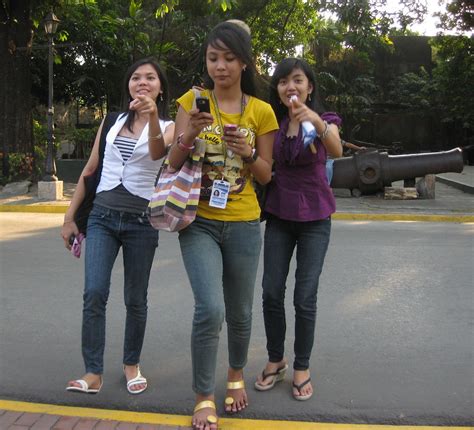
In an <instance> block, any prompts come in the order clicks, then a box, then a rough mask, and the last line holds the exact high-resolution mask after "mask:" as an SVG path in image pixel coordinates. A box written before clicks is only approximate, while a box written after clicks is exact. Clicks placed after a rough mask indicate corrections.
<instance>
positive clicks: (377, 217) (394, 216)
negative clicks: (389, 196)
mask: <svg viewBox="0 0 474 430" xmlns="http://www.w3.org/2000/svg"><path fill="white" fill-rule="evenodd" d="M332 219H334V220H341V221H424V222H457V223H472V222H474V215H423V214H400V213H391V214H390V213H388V214H376V213H348V212H336V213H335V214H333V215H332Z"/></svg>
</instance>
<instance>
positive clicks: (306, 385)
mask: <svg viewBox="0 0 474 430" xmlns="http://www.w3.org/2000/svg"><path fill="white" fill-rule="evenodd" d="M312 395H313V386H312V385H311V377H310V372H309V369H306V370H295V371H294V372H293V397H294V398H295V399H296V400H308V399H309V398H310V397H311V396H312Z"/></svg>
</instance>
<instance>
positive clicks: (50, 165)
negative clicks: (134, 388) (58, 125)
mask: <svg viewBox="0 0 474 430" xmlns="http://www.w3.org/2000/svg"><path fill="white" fill-rule="evenodd" d="M58 24H59V19H58V18H57V17H56V15H55V14H54V13H53V11H52V10H51V12H49V13H48V15H47V16H46V18H45V19H44V30H45V32H46V34H47V35H48V147H47V151H46V169H45V174H44V176H43V181H46V182H53V181H57V180H58V178H57V177H56V163H55V162H54V156H53V142H54V136H53V128H54V123H53V115H54V107H53V46H54V42H53V36H54V34H55V33H56V30H57V29H58Z"/></svg>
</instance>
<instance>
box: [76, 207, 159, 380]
mask: <svg viewBox="0 0 474 430" xmlns="http://www.w3.org/2000/svg"><path fill="white" fill-rule="evenodd" d="M85 243H86V249H85V287H84V296H83V299H84V307H83V315H82V356H83V358H84V363H85V367H86V372H90V373H95V374H102V373H103V371H104V348H105V311H106V306H107V300H108V297H109V292H110V278H111V273H112V268H113V265H114V263H115V260H116V258H117V254H118V252H119V249H120V247H122V252H123V266H124V291H123V295H124V301H125V307H126V320H125V338H124V347H123V364H125V365H135V364H138V363H139V362H140V353H141V350H142V346H143V338H144V336H145V327H146V320H147V309H148V307H147V292H148V281H149V278H150V270H151V266H152V263H153V258H154V256H155V250H156V248H157V246H158V231H156V230H155V229H154V228H153V227H152V226H151V225H150V223H149V222H148V219H147V217H146V215H143V214H142V215H137V214H132V213H127V212H120V211H116V210H112V209H107V208H105V207H102V206H98V205H94V207H93V209H92V211H91V213H90V215H89V220H88V224H87V239H86V241H85Z"/></svg>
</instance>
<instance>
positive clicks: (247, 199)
mask: <svg viewBox="0 0 474 430" xmlns="http://www.w3.org/2000/svg"><path fill="white" fill-rule="evenodd" d="M201 95H202V96H203V97H208V98H209V101H210V105H211V114H212V116H213V117H214V123H213V124H212V126H209V127H206V128H205V129H204V130H203V131H202V132H201V134H200V135H199V137H200V138H201V139H204V140H206V143H207V145H206V154H205V156H204V163H203V172H202V183H201V197H200V200H199V206H198V212H197V214H198V216H201V217H203V218H207V219H215V220H219V221H251V220H254V219H257V218H259V217H260V207H259V206H258V202H257V197H256V195H255V191H254V188H253V185H252V174H251V173H250V169H249V168H248V167H247V166H246V165H245V163H244V162H243V161H242V159H241V158H240V156H238V155H234V154H232V153H231V154H228V153H227V151H226V148H225V145H223V142H222V140H221V136H222V135H223V131H221V126H220V124H219V120H218V115H217V114H216V107H215V106H214V103H213V102H212V98H211V96H210V93H209V91H207V90H204V91H202V92H201ZM193 101H194V93H193V91H192V90H189V91H188V92H187V93H186V94H184V95H183V96H181V97H180V98H179V99H178V100H177V103H178V104H179V105H181V106H182V107H183V109H184V110H185V111H186V112H189V111H190V110H191V109H192V108H193ZM219 112H220V118H221V123H222V125H224V124H237V125H238V130H239V131H241V132H243V133H245V136H246V138H247V142H248V144H249V145H250V146H251V147H252V148H254V147H255V139H256V137H257V136H261V135H263V134H266V133H269V132H271V131H274V130H277V129H278V123H277V120H276V117H275V114H274V112H273V109H272V108H271V106H270V105H269V104H268V103H265V102H264V101H262V100H260V99H257V98H255V97H250V98H249V101H248V103H247V105H246V106H245V109H244V112H243V114H242V115H241V114H240V113H237V114H228V113H225V112H222V111H219ZM222 178H223V179H225V180H226V181H228V182H229V183H230V194H229V199H228V200H227V205H226V207H225V209H219V208H214V207H211V206H209V198H210V194H211V188H212V183H213V181H214V179H222Z"/></svg>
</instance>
